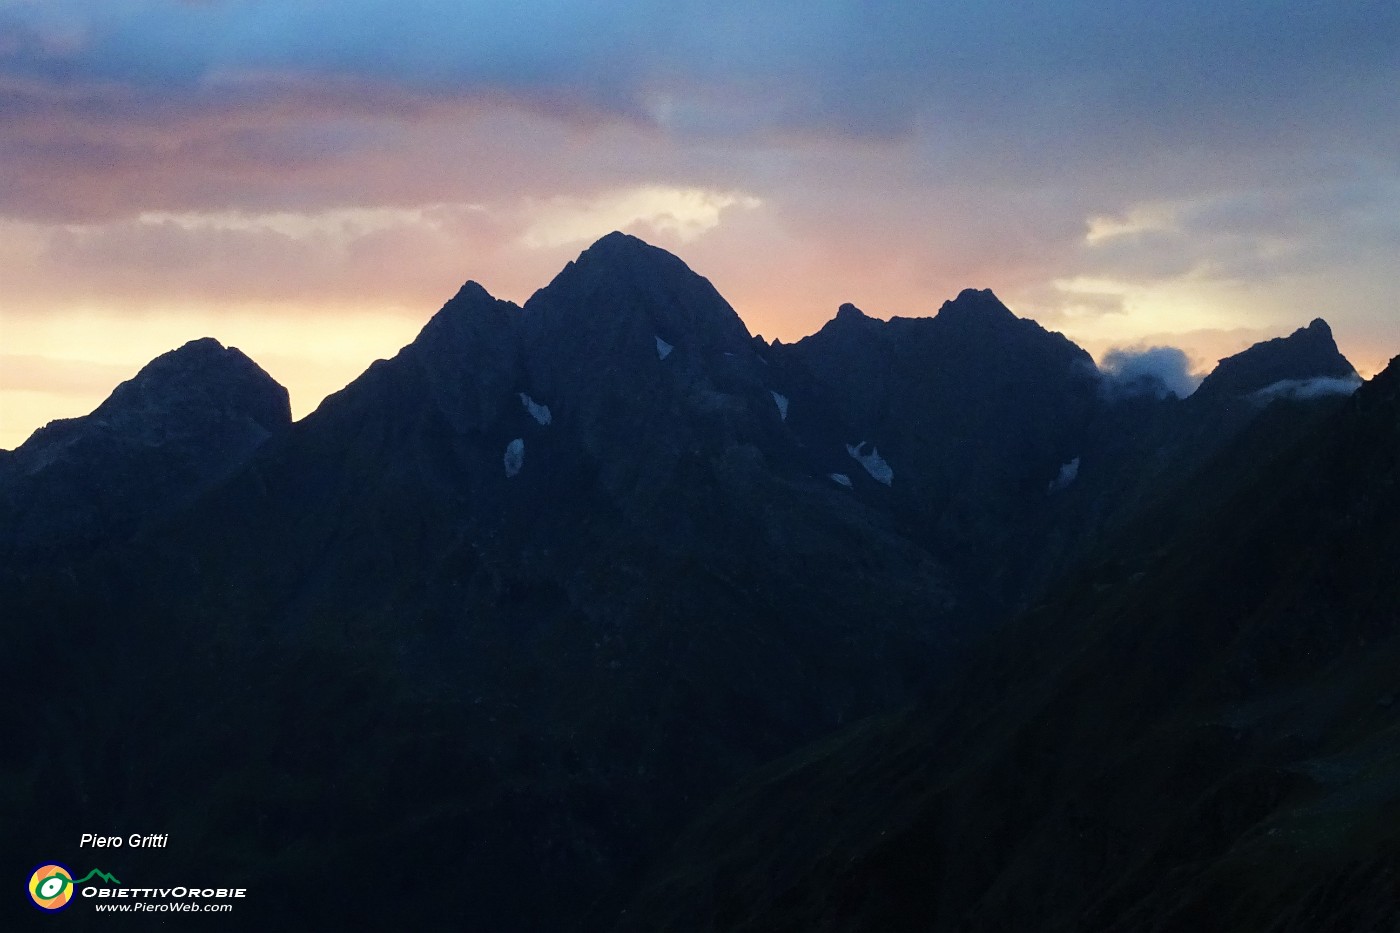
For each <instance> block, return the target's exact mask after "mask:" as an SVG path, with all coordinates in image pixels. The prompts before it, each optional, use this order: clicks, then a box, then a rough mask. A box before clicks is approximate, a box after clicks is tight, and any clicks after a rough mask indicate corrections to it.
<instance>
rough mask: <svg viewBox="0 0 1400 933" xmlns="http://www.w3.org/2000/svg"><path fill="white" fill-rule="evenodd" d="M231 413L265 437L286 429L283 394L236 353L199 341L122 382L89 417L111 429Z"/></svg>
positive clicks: (207, 339)
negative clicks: (185, 414) (184, 416)
mask: <svg viewBox="0 0 1400 933" xmlns="http://www.w3.org/2000/svg"><path fill="white" fill-rule="evenodd" d="M216 410H217V411H222V412H224V413H226V414H231V413H234V412H237V413H239V414H240V415H243V416H246V417H248V418H249V419H250V420H252V421H253V422H255V423H256V424H257V425H259V426H260V427H261V428H263V429H264V430H266V431H267V432H269V433H275V432H277V431H280V430H281V429H282V428H284V427H286V426H287V425H288V424H290V423H291V420H292V415H291V405H290V402H289V399H288V396H287V390H286V389H285V388H284V387H282V386H281V385H279V384H278V383H277V381H276V380H274V379H273V378H272V377H271V376H269V375H268V374H267V373H266V372H265V371H264V370H263V369H262V367H260V366H258V364H257V363H255V362H253V361H252V360H251V359H249V358H248V356H247V355H246V354H244V353H243V352H242V351H241V350H239V349H238V348H236V347H225V346H224V345H223V344H221V343H219V341H217V340H215V339H214V338H213V337H201V338H199V339H197V340H191V341H189V342H188V343H186V344H184V345H182V346H180V347H178V348H176V349H174V350H171V351H169V352H167V353H162V354H161V355H160V356H158V357H156V358H155V359H153V360H151V362H149V363H147V364H146V365H145V366H143V367H142V368H141V370H140V371H139V372H138V373H137V374H136V375H135V376H134V377H132V378H131V379H128V380H127V381H126V382H123V383H122V384H121V385H119V386H117V388H116V389H115V390H114V391H113V392H112V394H111V395H110V396H108V397H107V399H106V400H105V401H104V402H103V403H102V404H101V405H99V406H98V407H97V409H96V410H95V411H94V412H93V413H92V416H91V417H93V418H95V419H98V420H104V421H110V422H112V423H114V424H116V423H132V424H136V423H143V424H147V425H149V424H150V423H151V421H152V419H153V418H154V419H156V420H165V419H166V418H167V417H168V416H173V415H176V414H177V413H179V412H190V413H192V414H193V413H194V412H195V411H198V412H201V413H203V414H199V415H198V416H197V417H204V416H205V414H207V413H209V412H212V411H216Z"/></svg>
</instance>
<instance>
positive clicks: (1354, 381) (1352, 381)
mask: <svg viewBox="0 0 1400 933" xmlns="http://www.w3.org/2000/svg"><path fill="white" fill-rule="evenodd" d="M1359 388H1361V377H1360V376H1358V375H1356V374H1354V373H1353V374H1352V375H1350V376H1343V377H1341V378H1333V377H1328V376H1319V377H1317V378H1316V379H1282V380H1280V381H1278V382H1275V383H1273V384H1272V385H1267V386H1265V387H1264V388H1262V389H1260V390H1259V391H1258V392H1255V393H1253V394H1252V395H1250V398H1253V399H1256V400H1258V401H1261V402H1267V401H1272V400H1273V399H1276V398H1322V397H1323V396H1326V395H1351V394H1352V393H1353V392H1355V391H1356V390H1357V389H1359Z"/></svg>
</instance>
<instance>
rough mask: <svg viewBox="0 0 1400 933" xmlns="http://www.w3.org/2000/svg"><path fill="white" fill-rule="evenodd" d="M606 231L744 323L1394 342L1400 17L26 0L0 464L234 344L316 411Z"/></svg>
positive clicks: (1097, 5)
mask: <svg viewBox="0 0 1400 933" xmlns="http://www.w3.org/2000/svg"><path fill="white" fill-rule="evenodd" d="M613 229H621V230H625V231H627V232H631V233H635V234H637V235H639V236H642V237H643V238H645V239H647V240H649V241H651V242H653V243H656V244H657V245H659V246H663V247H665V248H667V249H670V250H672V251H673V252H676V253H677V254H679V255H680V256H681V257H682V258H683V259H685V260H686V261H687V262H688V263H689V264H690V266H691V267H692V268H694V269H695V270H696V271H698V272H700V273H701V274H703V275H706V276H708V277H709V278H710V279H711V280H712V281H713V282H714V283H715V285H716V287H718V288H719V290H720V292H721V293H722V294H724V295H725V297H726V298H728V299H729V300H730V302H731V303H732V304H733V305H734V306H735V308H736V309H737V310H738V312H739V313H740V315H741V316H742V317H743V318H744V319H745V321H746V322H747V323H748V325H749V328H750V330H752V331H753V332H755V333H761V334H763V335H764V336H766V337H769V338H772V337H780V338H782V339H784V340H792V339H796V338H798V337H801V336H803V335H805V334H808V333H811V332H813V331H814V330H816V329H817V328H819V327H820V326H821V324H822V323H823V322H824V321H825V320H827V319H828V318H830V317H831V316H832V315H833V314H834V313H835V310H836V307H837V306H838V305H839V304H840V303H841V302H843V301H851V302H854V303H856V304H857V305H859V306H860V307H862V308H863V309H864V310H866V312H867V313H870V314H872V315H875V316H878V317H889V316H892V315H920V314H932V313H933V312H935V311H936V310H937V309H938V306H939V305H940V304H941V303H942V302H943V301H944V300H946V299H948V298H950V297H952V296H954V295H955V294H957V292H958V291H959V290H960V289H962V288H965V287H977V288H991V289H993V290H994V291H995V292H996V293H997V294H998V295H999V296H1000V297H1001V298H1002V299H1003V300H1004V301H1005V302H1006V303H1007V304H1008V305H1009V306H1010V307H1011V308H1012V309H1013V310H1014V311H1016V312H1017V313H1018V314H1020V315H1022V316H1026V317H1032V318H1035V319H1036V320H1038V321H1040V322H1041V323H1042V324H1043V325H1045V326H1046V327H1048V328H1050V329H1052V330H1059V331H1063V332H1064V333H1066V334H1068V335H1069V336H1070V337H1072V338H1074V339H1075V340H1077V341H1079V342H1080V343H1081V344H1082V345H1084V346H1085V347H1086V348H1087V349H1089V350H1090V351H1091V352H1093V353H1095V355H1096V356H1101V355H1102V354H1103V353H1104V352H1105V351H1107V350H1108V349H1109V348H1110V347H1114V346H1148V345H1158V344H1164V345H1165V344H1170V345H1175V346H1179V347H1182V348H1184V349H1185V350H1186V351H1187V352H1188V353H1189V354H1190V355H1191V357H1192V359H1193V360H1194V361H1195V363H1196V364H1197V366H1199V367H1208V366H1209V365H1211V364H1213V362H1214V361H1215V359H1217V358H1218V357H1220V356H1222V355H1225V354H1228V353H1231V352H1235V351H1236V350H1239V349H1241V348H1242V347H1244V346H1246V345H1248V344H1249V343H1252V342H1254V341H1256V340H1259V339H1262V338H1265V337H1270V336H1277V335H1280V334H1284V333H1287V332H1289V331H1291V330H1293V329H1294V328H1296V327H1299V326H1302V325H1304V324H1306V323H1307V322H1308V321H1309V320H1311V319H1312V318H1314V317H1318V316H1322V317H1325V318H1326V319H1327V320H1328V321H1329V322H1330V323H1331V324H1332V326H1333V329H1334V331H1335V333H1336V336H1337V339H1338V342H1339V343H1340V345H1341V347H1342V350H1343V352H1345V353H1346V354H1347V355H1348V356H1349V357H1350V359H1351V360H1352V362H1353V363H1354V364H1355V365H1356V366H1357V367H1358V369H1360V370H1361V371H1362V373H1363V375H1370V374H1372V373H1374V372H1375V371H1376V370H1378V369H1379V368H1380V367H1382V366H1383V365H1384V364H1385V362H1386V361H1387V360H1388V359H1389V358H1390V357H1391V356H1392V355H1394V354H1396V353H1400V274H1397V269H1400V262H1398V261H1397V260H1400V4H1396V3H1395V2H1393V0H1384V2H1346V0H1336V2H1318V0H1307V2H1305V0H1290V2H1255V3H1248V2H1241V3H1207V2H1193V3H1184V2H1173V0H1154V2H1151V3H1148V2H1146V0H1122V2H1115V3H1105V2H1102V0H1096V2H1088V0H1055V2H1041V0H1022V2H945V3H939V4H910V3H880V2H856V0H847V2H833V0H802V2H785V0H767V2H764V3H761V4H759V3H754V2H746V3H741V2H734V0H709V2H706V3H696V2H689V0H587V2H585V0H551V2H530V0H520V2H515V3H501V2H490V3H485V2H473V0H419V2H411V0H406V2H396V3H387V2H366V0H337V2H329V0H183V2H177V0H164V2H157V0H0V447H9V448H12V447H15V446H17V445H18V444H19V443H21V442H22V441H23V439H24V438H25V437H26V436H27V435H28V434H29V432H31V431H32V430H33V429H34V428H36V427H38V426H39V425H41V424H43V423H45V422H46V421H48V420H50V419H53V418H58V417H70V416H74V415H80V414H84V413H86V412H88V411H90V410H91V409H92V408H93V407H94V406H95V405H96V404H97V403H98V402H99V401H101V399H102V398H103V397H105V396H106V394H107V393H108V392H110V391H111V389H112V388H113V387H114V386H115V385H116V384H117V383H118V382H119V381H121V380H123V379H126V378H129V377H130V376H131V375H132V374H134V373H135V371H136V370H137V369H139V368H140V366H141V365H142V364H143V363H145V362H146V361H147V360H149V359H150V358H152V357H154V356H156V355H157V354H159V353H162V352H164V351H166V350H169V349H171V348H173V347H175V346H178V345H180V344H182V343H184V342H185V341H187V340H190V339H193V338H196V337H201V336H206V335H208V336H213V337H216V338H218V339H219V340H221V341H222V342H224V343H225V344H232V345H234V346H238V347H240V348H241V349H243V350H244V351H245V352H247V353H248V354H249V355H250V356H252V357H253V358H254V359H255V360H257V361H258V362H259V363H260V364H262V366H263V367H264V368H265V369H267V370H268V371H269V372H270V373H271V374H272V375H273V376H275V377H276V378H277V379H278V380H279V381H281V382H282V383H283V384H285V385H286V386H288V388H289V389H290V390H291V392H292V404H293V410H294V412H295V413H296V414H297V415H301V414H304V413H305V412H307V411H309V410H310V409H312V408H314V407H315V405H316V404H317V403H318V402H319V401H320V399H321V397H322V396H323V395H324V394H326V393H327V392H329V391H332V390H334V389H337V388H340V387H341V386H343V385H344V384H345V383H346V382H348V381H349V380H350V379H352V378H353V377H354V376H356V375H357V374H358V373H359V372H360V371H362V370H363V369H364V367H365V366H366V365H367V364H368V363H369V362H370V361H372V360H373V359H375V358H377V357H385V356H390V355H392V354H393V353H394V352H395V351H396V350H397V349H398V347H400V346H401V345H402V344H404V343H406V342H407V341H408V340H410V339H412V337H413V335H414V334H415V333H416V332H417V330H418V329H419V328H420V327H421V326H422V325H423V323H424V322H425V321H426V320H427V319H428V317H429V316H430V315H431V314H432V313H433V312H434V311H435V310H436V309H437V308H438V307H439V306H440V305H441V304H442V303H443V302H444V301H445V300H446V299H447V298H449V297H450V296H451V295H452V294H453V293H454V292H455V290H456V289H457V287H458V286H459V285H460V284H461V283H462V282H463V281H465V280H466V279H469V278H470V279H475V280H477V281H479V282H481V283H482V284H483V285H484V286H485V287H486V288H487V289H488V290H490V291H491V292H492V293H493V294H495V295H497V296H499V297H503V298H509V299H512V300H515V301H524V299H526V298H527V297H529V295H530V293H531V292H532V291H533V290H534V289H536V288H538V287H540V286H542V285H544V284H545V283H546V282H548V281H549V279H550V278H551V277H552V276H553V275H554V273H556V272H557V271H558V270H559V268H560V267H562V266H563V264H564V263H565V262H567V261H568V260H569V259H571V258H573V257H574V256H575V255H577V253H578V252H579V251H580V250H581V249H583V248H584V247H586V246H587V245H588V244H589V243H590V242H591V241H592V240H594V239H596V238H597V237H598V236H600V235H602V234H604V233H607V232H608V231H610V230H613Z"/></svg>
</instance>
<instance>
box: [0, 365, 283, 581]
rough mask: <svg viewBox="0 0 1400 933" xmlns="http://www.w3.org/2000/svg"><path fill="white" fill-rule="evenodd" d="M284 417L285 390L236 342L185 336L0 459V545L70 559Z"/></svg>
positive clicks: (120, 531)
mask: <svg viewBox="0 0 1400 933" xmlns="http://www.w3.org/2000/svg"><path fill="white" fill-rule="evenodd" d="M290 424H291V412H290V409H289V407H288V401H287V390H286V389H284V388H282V386H280V385H278V384H277V383H276V381H274V380H273V379H272V377H271V376H269V375H268V374H267V373H265V372H263V371H262V369H260V368H259V367H258V366H257V364H256V363H254V362H253V361H252V360H250V359H248V357H246V356H244V355H243V354H242V353H240V352H239V351H238V350H236V349H232V348H225V347H223V346H221V345H220V344H219V343H218V342H217V341H215V340H211V339H208V338H205V339H202V340H194V341H191V342H190V343H187V344H185V345H184V346H183V347H180V348H179V349H178V350H172V351H171V352H169V353H166V354H164V355H162V356H160V357H157V358H156V359H155V360H153V361H151V362H150V363H149V364H147V365H146V366H145V367H144V368H143V369H142V370H141V371H140V372H139V373H137V375H136V376H135V377H134V378H133V379H130V380H128V381H127V382H124V383H122V384H121V385H120V386H118V387H117V388H116V390H115V391H114V392H113V393H112V395H111V396H110V397H109V398H108V399H107V400H106V401H104V402H103V403H102V404H101V405H100V406H98V408H97V409H96V410H95V411H93V413H92V414H90V415H86V416H84V417H82V418H71V419H67V420H63V421H55V422H53V423H52V424H50V425H48V426H46V427H44V428H40V429H39V430H38V431H36V432H34V434H33V436H32V437H30V438H29V440H28V441H26V442H25V443H24V444H23V445H22V446H20V447H19V448H18V449H17V450H15V451H14V452H13V453H11V454H10V455H9V456H8V457H6V458H5V459H4V460H3V461H0V556H3V557H4V558H7V559H9V560H12V561H18V562H24V561H28V560H31V559H35V558H37V557H38V556H40V555H44V554H48V553H51V552H55V551H59V552H61V553H62V556H63V558H64V559H73V558H75V557H77V556H79V555H80V554H81V553H83V552H85V551H86V550H88V549H90V548H92V547H95V546H97V545H99V544H103V543H108V544H110V543H113V542H115V541H117V540H120V539H122V538H124V537H127V536H129V535H131V534H132V533H133V532H135V531H137V530H138V529H140V528H141V527H143V526H145V525H146V524H148V523H149V522H151V521H152V520H154V519H155V518H157V517H159V516H161V515H166V514H170V513H171V512H173V511H175V510H177V509H178V508H180V507H181V506H183V505H187V504H188V503H189V502H190V501H191V500H192V499H193V498H194V497H195V496H196V495H198V494H199V493H200V492H202V491H204V490H206V489H208V488H209V487H211V486H212V485H214V484H215V483H217V482H219V481H220V480H221V479H223V478H225V477H227V476H229V475H231V474H232V473H234V472H235V471H236V470H237V469H238V468H239V467H241V466H242V465H243V464H244V463H245V462H246V461H247V459H248V458H249V456H251V455H252V453H253V451H255V450H256V449H257V448H258V447H259V446H261V445H262V444H263V443H264V442H265V441H267V440H268V439H269V438H272V437H275V436H277V435H279V434H281V433H283V432H284V431H285V430H286V429H287V427H288V426H289V425H290Z"/></svg>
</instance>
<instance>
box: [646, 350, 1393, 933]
mask: <svg viewBox="0 0 1400 933" xmlns="http://www.w3.org/2000/svg"><path fill="white" fill-rule="evenodd" d="M1255 440H1256V438H1252V437H1250V436H1248V435H1246V436H1245V437H1243V438H1241V440H1240V441H1239V442H1238V443H1237V444H1236V445H1235V447H1234V449H1232V450H1230V451H1227V452H1225V453H1224V454H1222V455H1221V457H1220V459H1219V461H1218V462H1217V463H1216V464H1213V465H1212V466H1211V467H1210V468H1209V469H1208V470H1206V471H1205V472H1203V473H1202V474H1201V475H1200V477H1198V478H1197V480H1195V481H1194V482H1193V483H1192V484H1191V485H1190V486H1188V487H1187V488H1186V489H1185V490H1184V493H1185V494H1186V496H1187V497H1188V498H1187V499H1186V500H1185V501H1190V498H1189V497H1190V496H1192V495H1194V494H1197V493H1204V492H1206V491H1208V490H1209V489H1211V487H1212V486H1214V485H1215V484H1217V483H1219V482H1222V481H1224V482H1228V483H1229V484H1230V487H1231V491H1230V492H1229V493H1228V494H1227V495H1224V496H1212V497H1211V498H1210V507H1209V508H1207V509H1205V510H1202V511H1198V512H1195V513H1193V515H1192V517H1191V518H1190V519H1189V520H1188V521H1185V522H1183V523H1182V524H1181V525H1180V526H1179V527H1178V529H1177V530H1176V531H1175V533H1174V535H1173V536H1172V538H1171V539H1170V540H1168V541H1165V542H1164V541H1162V540H1160V539H1158V540H1155V541H1154V540H1153V539H1152V537H1151V536H1150V535H1143V536H1142V537H1141V539H1140V540H1139V541H1137V542H1135V543H1133V544H1131V545H1130V546H1129V549H1128V550H1127V551H1126V552H1119V553H1118V554H1116V555H1115V563H1116V564H1123V565H1126V566H1115V567H1113V568H1104V569H1103V570H1100V571H1096V572H1095V573H1091V574H1089V575H1087V576H1085V577H1083V578H1081V580H1080V582H1079V583H1078V584H1072V585H1069V586H1067V587H1066V588H1065V590H1064V592H1063V594H1062V596H1061V597H1060V598H1059V599H1057V600H1055V601H1053V602H1051V603H1048V604H1047V605H1045V606H1043V607H1041V608H1040V609H1038V610H1037V611H1035V612H1033V613H1031V614H1030V615H1029V616H1028V617H1027V618H1026V619H1024V620H1023V621H1022V622H1021V623H1019V624H1018V625H1015V626H1012V627H1011V628H1010V629H1009V630H1008V631H1006V632H1005V633H1003V634H1002V635H1001V636H999V637H998V638H997V639H996V641H995V643H994V644H992V645H990V646H988V647H987V649H986V651H985V652H984V656H983V659H982V661H981V662H980V663H979V664H976V665H973V666H971V667H970V669H969V670H968V671H967V672H966V673H965V674H964V675H963V676H960V677H958V678H955V680H954V681H953V683H952V685H950V687H949V688H948V690H947V691H944V692H943V693H942V694H941V695H940V697H939V702H938V703H937V704H936V705H934V706H931V707H922V708H918V709H915V710H912V711H910V712H908V713H906V714H900V715H896V716H892V717H887V718H884V719H878V720H871V721H869V722H866V723H863V724H861V725H860V726H858V727H855V728H853V729H852V730H850V731H849V732H847V733H845V734H843V735H840V736H837V737H835V738H833V739H831V740H830V741H827V742H825V743H823V744H821V745H818V746H815V747H813V748H811V749H809V750H807V751H805V752H803V753H801V754H800V755H798V756H794V757H792V758H789V759H787V760H785V761H784V762H782V763H780V764H778V765H775V766H774V767H772V768H770V769H768V770H767V772H766V773H765V774H764V775H763V776H762V777H760V778H755V779H753V780H751V781H749V782H746V784H745V785H744V786H743V787H742V788H741V789H740V790H738V791H736V792H735V793H734V794H732V795H730V796H729V797H727V798H726V799H724V800H723V801H721V802H719V803H717V804H716V805H715V806H714V807H712V808H711V810H710V811H709V813H708V815H707V816H706V817H705V818H704V819H702V820H701V821H699V822H698V823H697V824H695V825H694V826H693V827H692V829H691V830H690V831H689V832H688V833H687V834H686V835H685V836H684V837H683V838H682V840H681V842H680V843H679V844H678V845H677V847H676V849H675V851H674V853H673V855H672V857H671V859H670V860H669V862H668V864H666V866H665V867H664V868H662V869H661V870H659V871H658V872H657V873H656V874H655V876H654V879H653V882H652V884H651V886H650V888H649V889H648V892H647V893H646V894H645V895H644V896H643V897H641V898H639V899H638V901H637V902H636V903H635V904H634V905H632V909H631V910H629V911H628V913H627V914H626V915H625V916H624V918H623V919H624V922H623V923H622V924H621V925H620V929H648V930H659V929H676V930H682V929H726V930H741V929H752V930H760V929H761V930H773V931H777V930H796V929H803V930H817V929H822V930H855V929H882V930H906V929H908V930H913V929H921V930H926V929H958V930H991V929H1025V928H1035V929H1042V930H1123V931H1126V930H1183V931H1184V930H1200V929H1229V930H1244V929H1250V930H1273V931H1303V930H1321V929H1337V930H1343V929H1345V930H1373V929H1374V930H1380V929H1388V928H1389V925H1390V924H1392V923H1393V918H1394V878H1395V877H1396V876H1397V874H1396V873H1397V872H1398V871H1400V862H1397V860H1396V856H1395V852H1396V851H1397V848H1396V838H1395V832H1394V830H1393V827H1394V826H1395V825H1396V823H1395V819H1394V818H1395V816H1396V815H1397V814H1398V813H1400V756H1397V755H1396V754H1395V751H1394V750H1395V747H1396V746H1395V740H1396V738H1397V729H1400V724H1397V721H1396V720H1395V716H1394V709H1395V708H1396V706H1395V697H1396V694H1395V683H1394V678H1393V674H1392V672H1393V671H1394V670H1395V669H1396V666H1397V664H1400V639H1397V637H1396V634H1397V626H1400V587H1397V586H1396V585H1395V581H1394V575H1393V574H1392V573H1390V571H1389V569H1388V568H1391V567H1393V566H1395V562H1396V561H1397V560H1400V525H1397V523H1396V522H1395V520H1394V516H1395V515H1396V514H1397V511H1396V510H1397V508H1400V362H1396V363H1392V365H1391V367H1390V368H1389V369H1388V370H1387V371H1386V372H1384V373H1382V374H1381V375H1380V376H1378V377H1377V378H1376V379H1375V380H1373V382H1372V383H1370V384H1368V385H1367V386H1365V387H1364V388H1363V390H1362V391H1361V392H1359V393H1357V395H1356V397H1355V398H1353V399H1352V400H1350V402H1349V403H1348V404H1347V406H1346V407H1345V409H1344V410H1343V411H1341V412H1340V413H1339V414H1338V416H1337V417H1336V418H1335V419H1332V420H1331V421H1330V422H1329V423H1327V424H1325V425H1323V426H1322V427H1321V428H1320V429H1319V430H1318V431H1317V433H1316V434H1314V435H1313V436H1311V437H1309V438H1307V439H1306V440H1305V441H1304V442H1302V443H1299V444H1297V445H1295V446H1294V447H1293V449H1292V450H1290V451H1288V452H1286V453H1284V454H1282V455H1280V456H1279V457H1277V458H1276V459H1275V460H1273V462H1271V463H1269V464H1267V465H1266V466H1264V467H1256V468H1252V469H1251V468H1246V469H1244V470H1239V469H1238V467H1237V466H1236V465H1237V464H1239V463H1240V462H1242V461H1245V462H1247V460H1248V453H1249V449H1250V447H1251V446H1252V444H1253V443H1254V441H1255ZM1225 477H1228V479H1224V478H1225ZM1105 574H1107V575H1105Z"/></svg>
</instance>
